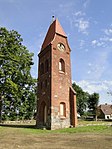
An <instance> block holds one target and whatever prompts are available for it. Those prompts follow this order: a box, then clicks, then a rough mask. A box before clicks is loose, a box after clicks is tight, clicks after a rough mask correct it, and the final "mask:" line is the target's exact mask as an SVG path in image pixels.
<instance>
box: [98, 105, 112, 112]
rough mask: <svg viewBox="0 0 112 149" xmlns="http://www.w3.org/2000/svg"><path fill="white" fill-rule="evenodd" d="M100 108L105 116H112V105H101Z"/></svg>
mask: <svg viewBox="0 0 112 149" xmlns="http://www.w3.org/2000/svg"><path fill="white" fill-rule="evenodd" d="M99 108H100V109H101V110H102V112H103V113H104V114H105V115H110V114H112V105H108V104H105V105H100V106H99Z"/></svg>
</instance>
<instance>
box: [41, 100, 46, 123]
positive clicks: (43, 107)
mask: <svg viewBox="0 0 112 149" xmlns="http://www.w3.org/2000/svg"><path fill="white" fill-rule="evenodd" d="M40 119H41V123H42V125H46V122H47V106H46V103H45V102H44V101H43V102H42V103H41V106H40Z"/></svg>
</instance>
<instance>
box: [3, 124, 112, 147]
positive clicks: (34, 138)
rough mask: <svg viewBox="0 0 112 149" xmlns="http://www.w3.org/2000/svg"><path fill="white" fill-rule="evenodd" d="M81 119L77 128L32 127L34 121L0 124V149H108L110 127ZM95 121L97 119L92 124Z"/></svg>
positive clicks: (111, 127) (111, 140) (110, 139)
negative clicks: (48, 128) (92, 123)
mask: <svg viewBox="0 0 112 149" xmlns="http://www.w3.org/2000/svg"><path fill="white" fill-rule="evenodd" d="M84 123H85V122H80V123H79V124H80V125H82V124H83V125H84V126H80V125H79V126H80V127H77V128H66V129H59V130H52V131H51V130H40V129H35V127H34V125H32V124H33V123H31V124H29V125H26V124H25V123H24V124H23V125H22V124H21V125H20V124H17V125H16V124H13V125H12V124H11V125H9V124H7V125H5V126H0V149H19V148H20V149H110V148H112V126H111V123H109V125H107V124H108V123H105V125H102V124H103V123H101V125H96V126H95V125H91V126H86V125H89V124H90V123H89V122H88V123H87V122H86V124H84ZM94 124H96V122H95V123H94Z"/></svg>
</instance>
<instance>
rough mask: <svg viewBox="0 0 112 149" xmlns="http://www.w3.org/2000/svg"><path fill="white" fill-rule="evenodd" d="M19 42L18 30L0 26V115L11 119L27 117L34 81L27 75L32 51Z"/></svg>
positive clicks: (30, 107)
mask: <svg viewBox="0 0 112 149" xmlns="http://www.w3.org/2000/svg"><path fill="white" fill-rule="evenodd" d="M22 41H23V39H22V38H21V35H20V34H18V32H17V31H14V30H11V31H8V30H7V29H6V28H0V82H1V83H0V120H1V115H2V117H3V119H7V118H10V119H11V120H14V119H16V118H17V117H19V118H20V117H21V118H22V117H24V118H25V117H27V118H28V115H29V113H30V112H31V113H32V110H33V106H34V101H35V97H34V94H35V93H34V92H35V80H34V79H33V78H32V76H31V74H30V69H31V66H32V65H33V62H32V57H33V53H29V51H28V50H27V48H26V47H25V46H23V45H22ZM1 111H2V112H1ZM31 115H32V114H30V116H31Z"/></svg>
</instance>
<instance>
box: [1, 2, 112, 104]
mask: <svg viewBox="0 0 112 149" xmlns="http://www.w3.org/2000/svg"><path fill="white" fill-rule="evenodd" d="M53 15H54V16H55V18H58V20H59V22H60V24H61V26H62V27H63V29H64V31H65V33H66V34H67V37H68V42H69V45H70V48H71V50H72V51H71V65H72V81H73V82H76V83H77V84H78V85H79V86H80V87H82V89H83V90H84V91H88V92H89V93H90V94H92V93H94V92H97V93H99V95H100V102H99V104H104V103H108V104H112V96H111V95H109V94H107V92H108V91H110V90H112V0H69V1H68V0H0V27H6V28H7V29H8V30H16V31H18V33H19V34H21V37H22V38H23V44H24V45H25V46H26V47H27V48H28V50H29V51H30V52H33V53H34V59H33V61H34V66H33V67H32V69H31V74H32V76H33V77H35V78H37V76H38V72H37V67H38V53H39V51H40V49H41V45H42V43H43V40H44V38H45V35H46V32H47V30H48V28H49V26H50V24H51V22H52V16H53Z"/></svg>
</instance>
